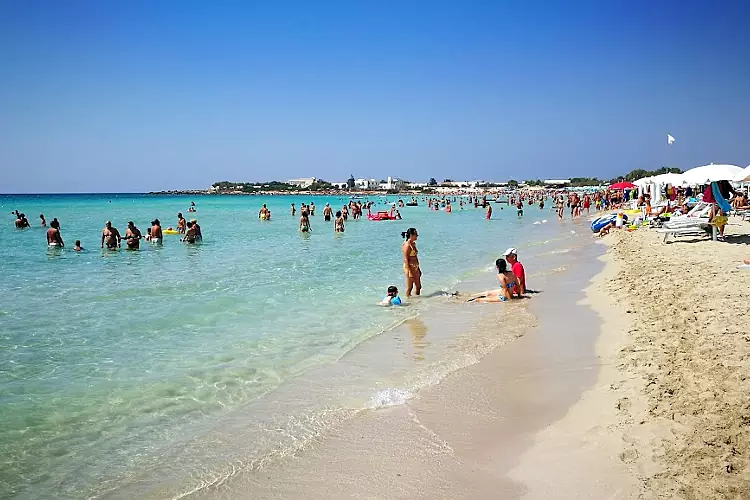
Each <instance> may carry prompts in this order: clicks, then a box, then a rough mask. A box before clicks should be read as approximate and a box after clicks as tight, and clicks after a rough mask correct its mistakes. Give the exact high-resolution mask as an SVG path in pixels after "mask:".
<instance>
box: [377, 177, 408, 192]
mask: <svg viewBox="0 0 750 500" xmlns="http://www.w3.org/2000/svg"><path fill="white" fill-rule="evenodd" d="M379 187H380V189H382V190H385V191H390V190H396V189H403V188H404V187H406V182H404V181H403V180H402V179H399V178H398V177H388V179H387V180H386V181H385V182H381V183H380V186H379Z"/></svg>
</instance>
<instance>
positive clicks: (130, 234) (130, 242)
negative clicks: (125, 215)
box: [125, 220, 142, 250]
mask: <svg viewBox="0 0 750 500" xmlns="http://www.w3.org/2000/svg"><path fill="white" fill-rule="evenodd" d="M141 237H142V235H141V230H140V229H138V228H137V227H135V224H134V223H133V221H132V220H131V221H128V227H127V229H125V242H126V244H127V247H128V250H138V248H140V246H141Z"/></svg>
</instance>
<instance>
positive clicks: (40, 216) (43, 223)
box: [39, 214, 47, 227]
mask: <svg viewBox="0 0 750 500" xmlns="http://www.w3.org/2000/svg"><path fill="white" fill-rule="evenodd" d="M39 221H40V223H41V225H42V227H47V220H46V219H45V218H44V214H39Z"/></svg>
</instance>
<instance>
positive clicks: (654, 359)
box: [510, 219, 750, 499]
mask: <svg viewBox="0 0 750 500" xmlns="http://www.w3.org/2000/svg"><path fill="white" fill-rule="evenodd" d="M732 223H733V225H731V226H729V227H728V228H727V241H726V242H713V241H710V240H708V239H705V238H704V239H692V240H691V239H686V240H678V241H676V242H673V243H670V244H664V243H663V241H662V237H661V235H659V234H658V233H656V232H654V231H649V230H645V229H642V230H638V231H636V232H633V233H625V232H616V233H615V234H613V235H612V236H610V237H608V239H606V240H605V241H606V243H608V245H609V250H608V253H607V255H606V256H605V257H604V260H605V262H606V266H605V269H604V271H603V272H602V273H601V274H600V275H598V276H597V278H596V279H595V280H594V281H593V283H592V285H591V287H589V289H588V291H587V292H588V293H587V299H586V301H585V302H586V303H588V304H589V305H590V306H591V307H593V308H594V309H595V310H596V311H597V312H598V313H599V314H600V315H601V316H602V319H603V321H604V324H603V330H602V334H601V336H600V337H599V340H598V342H597V356H598V357H599V359H600V360H601V365H600V366H601V370H600V372H599V377H598V379H597V382H596V384H595V385H594V386H593V387H592V388H591V389H589V390H588V391H586V392H585V393H584V394H583V396H582V397H581V399H580V401H578V402H577V403H576V404H575V405H574V406H573V407H571V408H570V410H569V411H568V413H567V415H566V416H565V417H564V418H563V419H561V420H559V421H557V422H555V423H554V424H552V425H550V426H549V427H547V428H546V429H544V430H543V431H542V432H540V433H539V434H538V435H537V436H536V438H535V444H534V446H532V447H531V448H530V449H529V450H528V451H526V452H525V453H524V455H523V457H522V459H521V462H520V463H519V465H518V466H517V467H516V468H515V469H514V470H513V471H511V474H510V475H511V477H513V478H514V479H516V480H517V481H520V482H523V483H524V484H526V485H527V486H528V493H527V494H526V495H525V497H527V498H618V499H619V498H622V499H625V498H682V499H747V498H750V461H749V460H750V399H748V391H749V390H750V381H749V378H750V335H749V334H748V332H747V330H746V328H745V325H744V321H745V318H746V315H747V311H746V309H745V306H746V300H747V298H748V285H749V284H750V272H748V271H743V270H738V269H737V268H736V266H737V264H738V263H739V262H740V261H741V260H742V259H743V258H746V257H748V255H750V249H748V247H747V242H748V241H750V240H749V239H748V238H747V237H745V236H742V235H744V234H750V225H747V224H744V225H743V224H741V223H739V222H738V219H733V220H732Z"/></svg>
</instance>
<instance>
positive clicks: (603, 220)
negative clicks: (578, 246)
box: [591, 214, 628, 233]
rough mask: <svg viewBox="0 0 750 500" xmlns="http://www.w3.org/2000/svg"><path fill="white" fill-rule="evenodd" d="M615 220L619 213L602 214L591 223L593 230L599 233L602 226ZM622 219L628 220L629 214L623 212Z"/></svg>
mask: <svg viewBox="0 0 750 500" xmlns="http://www.w3.org/2000/svg"><path fill="white" fill-rule="evenodd" d="M615 221H617V214H607V215H602V216H601V217H597V218H596V219H594V221H593V222H592V223H591V230H592V231H593V232H595V233H598V232H599V230H600V229H601V228H603V227H604V226H606V225H607V224H610V223H612V222H615ZM622 221H623V223H625V222H627V221H628V216H627V215H625V214H622Z"/></svg>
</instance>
